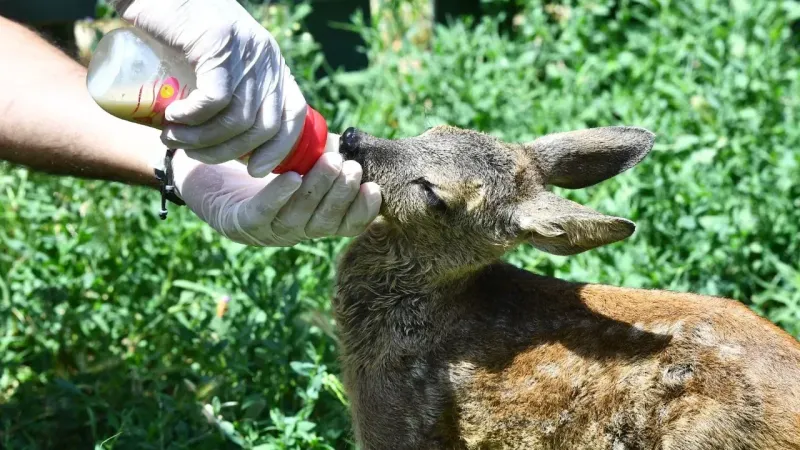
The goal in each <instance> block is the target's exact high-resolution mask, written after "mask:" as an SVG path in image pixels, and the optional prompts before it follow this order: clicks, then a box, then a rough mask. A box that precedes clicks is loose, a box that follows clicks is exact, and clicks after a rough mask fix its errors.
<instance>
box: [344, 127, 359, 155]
mask: <svg viewBox="0 0 800 450" xmlns="http://www.w3.org/2000/svg"><path fill="white" fill-rule="evenodd" d="M360 142H361V132H360V131H359V130H357V129H355V128H353V127H350V128H348V129H346V130H344V133H342V137H340V138H339V153H341V154H342V156H344V157H345V158H346V159H352V158H354V157H355V156H356V155H357V154H358V147H359V143H360Z"/></svg>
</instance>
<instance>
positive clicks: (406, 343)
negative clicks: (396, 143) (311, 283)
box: [334, 223, 485, 361]
mask: <svg viewBox="0 0 800 450" xmlns="http://www.w3.org/2000/svg"><path fill="white" fill-rule="evenodd" d="M483 265H485V264H478V263H474V262H471V261H470V263H469V264H464V260H463V259H459V257H458V256H457V255H456V256H454V253H453V249H449V250H447V251H437V249H436V248H435V247H432V246H430V245H426V244H425V243H421V242H418V241H416V240H415V239H414V236H413V235H409V234H408V233H403V232H402V231H401V230H397V229H396V228H393V227H391V226H390V225H388V224H386V223H374V224H373V225H372V226H371V227H370V228H369V229H368V230H367V231H366V232H364V233H363V234H362V235H361V236H359V237H358V238H356V239H355V240H354V241H353V242H352V243H351V245H350V247H349V248H348V249H347V250H346V252H345V253H344V255H343V256H342V259H341V260H340V263H339V270H338V274H337V288H336V296H335V300H334V309H335V314H336V320H337V323H338V326H339V329H340V333H341V335H342V339H343V344H344V347H345V350H346V351H347V352H348V353H351V354H356V355H358V357H359V359H362V361H370V358H373V359H375V360H376V361H377V360H379V359H380V357H379V356H381V355H385V354H386V353H387V351H388V350H387V348H388V347H390V346H391V347H392V349H393V351H396V350H398V346H399V349H400V350H402V349H403V348H405V350H407V351H409V352H414V351H416V349H417V348H418V347H419V346H420V345H431V344H433V341H435V340H436V333H437V331H436V330H443V329H446V328H447V326H446V322H447V321H448V320H454V318H455V317H456V316H457V314H458V311H456V310H455V309H454V308H453V302H452V301H449V300H450V299H453V298H454V297H456V296H458V295H459V291H460V290H463V289H465V286H467V284H468V283H469V280H470V279H471V278H472V276H473V275H474V274H476V273H477V272H478V271H480V269H481V267H482V266H483ZM382 342H383V343H385V345H384V344H382ZM389 342H390V343H391V344H389ZM367 355H369V356H367Z"/></svg>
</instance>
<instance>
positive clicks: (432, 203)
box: [411, 177, 447, 211]
mask: <svg viewBox="0 0 800 450" xmlns="http://www.w3.org/2000/svg"><path fill="white" fill-rule="evenodd" d="M411 183H413V184H416V185H419V186H420V189H422V191H423V193H424V194H425V202H426V203H427V204H428V206H429V207H430V208H431V209H435V210H437V211H445V210H446V209H447V203H445V202H444V200H442V198H441V197H439V194H437V193H436V185H435V184H433V183H431V182H430V181H428V180H426V179H425V177H420V178H417V179H416V180H414V181H412V182H411Z"/></svg>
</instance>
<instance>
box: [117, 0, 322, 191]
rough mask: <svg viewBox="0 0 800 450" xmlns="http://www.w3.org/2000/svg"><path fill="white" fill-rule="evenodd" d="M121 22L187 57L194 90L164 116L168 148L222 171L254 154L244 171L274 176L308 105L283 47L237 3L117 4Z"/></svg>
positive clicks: (124, 0)
mask: <svg viewBox="0 0 800 450" xmlns="http://www.w3.org/2000/svg"><path fill="white" fill-rule="evenodd" d="M113 4H114V6H115V8H116V10H117V12H118V13H119V14H120V16H121V17H122V18H123V19H124V20H126V21H128V22H130V23H132V24H133V25H134V26H136V27H137V28H140V29H142V30H144V31H145V32H147V33H148V34H150V35H151V36H154V37H156V38H158V39H160V40H161V41H162V42H164V43H166V44H167V45H169V46H171V47H173V48H175V49H177V50H178V51H180V52H182V53H183V54H184V55H185V57H186V58H187V60H188V61H190V62H191V63H192V64H193V66H194V67H195V72H196V75H197V89H196V90H194V91H192V92H191V93H190V94H189V96H188V97H187V98H185V99H183V100H179V101H175V102H174V103H172V104H171V105H169V106H168V107H167V109H166V111H165V118H166V119H167V120H168V121H170V122H175V123H177V124H180V125H169V126H167V127H165V128H164V130H163V133H162V135H161V138H162V141H163V142H164V144H165V145H167V146H169V147H171V148H182V149H186V150H187V152H188V154H189V156H191V157H192V158H195V159H197V160H199V161H202V162H205V163H209V164H218V163H222V162H226V161H231V160H233V159H236V158H239V157H241V156H243V155H245V154H247V153H248V152H250V151H251V150H254V152H253V153H252V155H251V156H250V160H249V162H248V165H247V169H248V171H249V173H250V175H252V176H254V177H264V176H266V175H267V174H269V173H270V172H271V171H272V170H273V169H274V168H275V167H276V166H277V165H278V164H279V163H280V162H281V161H282V160H283V159H284V158H285V157H286V156H287V155H288V153H289V152H290V150H291V148H292V146H293V145H294V143H295V142H296V141H297V139H298V137H299V135H300V132H301V130H302V126H303V122H304V120H305V114H306V107H307V106H306V101H305V98H304V97H303V94H302V93H301V92H300V89H299V88H298V86H297V83H296V82H295V80H294V77H293V76H292V74H291V72H290V71H289V68H288V67H287V66H286V64H285V62H284V59H283V56H281V53H280V49H279V48H278V44H277V43H276V42H275V39H274V38H273V37H272V35H271V34H270V33H269V32H268V31H267V30H265V29H264V27H262V26H261V25H260V24H259V23H258V22H257V21H256V20H255V19H254V18H253V17H252V16H251V15H250V14H249V13H248V12H247V11H246V10H245V9H244V8H243V7H242V6H241V5H240V4H239V3H237V2H236V0H115V1H113Z"/></svg>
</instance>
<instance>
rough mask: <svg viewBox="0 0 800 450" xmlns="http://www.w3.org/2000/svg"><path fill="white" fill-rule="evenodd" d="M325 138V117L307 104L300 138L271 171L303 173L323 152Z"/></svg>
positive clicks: (326, 138) (326, 129)
mask: <svg viewBox="0 0 800 450" xmlns="http://www.w3.org/2000/svg"><path fill="white" fill-rule="evenodd" d="M327 140H328V124H327V122H325V118H324V117H322V115H321V114H320V113H319V112H317V111H316V110H315V109H314V108H312V107H310V106H308V107H307V108H306V120H305V122H304V123H303V131H302V132H301V133H300V139H298V140H297V143H295V145H294V148H292V151H291V152H290V153H289V155H288V156H287V157H286V158H285V159H284V160H283V161H281V163H280V164H279V165H278V167H276V168H275V170H273V171H272V173H277V174H281V173H285V172H297V173H299V174H300V175H305V174H306V173H307V172H308V171H309V170H311V168H312V167H314V163H316V162H317V160H318V159H319V158H320V156H322V154H323V153H324V152H325V143H326V142H327Z"/></svg>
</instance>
